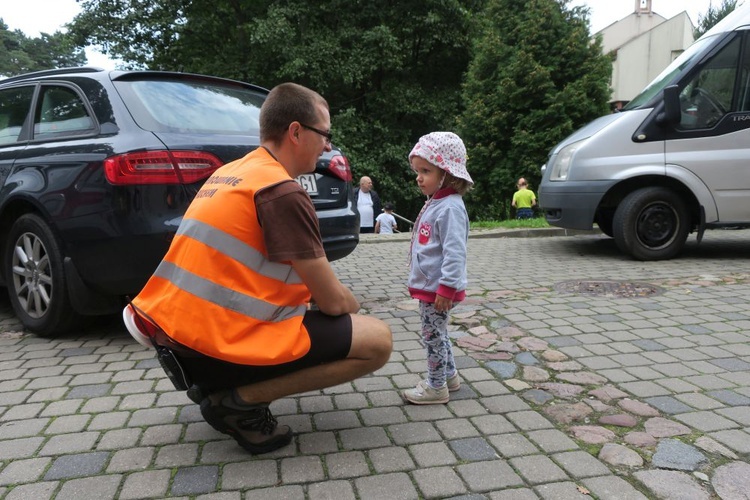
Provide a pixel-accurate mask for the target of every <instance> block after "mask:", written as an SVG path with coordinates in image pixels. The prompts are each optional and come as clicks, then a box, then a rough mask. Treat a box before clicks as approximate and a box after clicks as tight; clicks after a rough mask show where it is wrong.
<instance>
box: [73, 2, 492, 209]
mask: <svg viewBox="0 0 750 500" xmlns="http://www.w3.org/2000/svg"><path fill="white" fill-rule="evenodd" d="M483 3H484V1H483V0H388V1H385V0H383V1H377V2H373V1H372V0H325V1H323V0H321V1H317V2H299V1H295V2H292V1H289V0H120V1H118V2H112V1H109V0H86V1H84V2H82V13H81V14H80V15H79V16H77V17H76V19H75V20H74V21H73V22H72V23H71V25H70V26H69V28H70V30H71V32H72V33H74V34H76V36H77V37H78V38H77V41H78V42H79V43H82V42H84V41H86V42H87V43H92V44H97V45H101V46H102V47H103V50H104V51H105V53H108V54H110V55H111V56H115V57H117V58H119V59H122V60H125V61H129V62H130V66H131V67H148V68H149V69H166V70H179V71H188V72H195V73H205V74H212V75H217V76H223V77H227V78H233V79H238V80H243V81H248V82H252V83H255V84H258V85H261V86H264V87H267V88H271V87H273V86H274V85H276V84H278V83H280V82H284V81H295V82H297V83H300V84H302V85H306V86H309V87H310V88H313V89H315V90H317V91H318V92H320V93H321V94H322V95H323V96H324V97H326V98H327V100H328V101H329V104H330V106H331V112H332V122H333V130H334V133H335V135H336V141H335V142H336V145H337V146H340V147H342V148H343V149H344V151H345V153H346V154H347V156H348V157H349V160H350V162H351V165H352V169H353V172H354V176H355V178H359V177H360V176H362V175H369V176H370V177H372V178H373V180H374V181H375V183H376V189H377V191H378V192H379V193H380V194H381V195H382V196H383V198H384V201H392V202H394V203H395V204H396V207H397V211H398V213H400V214H403V215H405V216H407V217H412V218H413V216H415V215H416V213H417V212H418V211H419V209H420V208H421V206H422V203H423V201H424V198H422V197H421V195H420V194H419V192H418V191H417V189H416V187H415V182H414V179H413V175H412V174H411V172H410V169H409V167H408V163H407V158H406V155H407V154H408V152H409V151H410V149H411V147H412V146H413V145H414V143H415V142H416V140H417V139H418V138H419V136H421V135H422V134H424V133H427V132H431V131H433V130H444V129H449V128H451V127H453V126H454V124H455V118H456V116H457V115H458V113H459V112H460V108H461V103H460V99H461V95H460V85H461V81H462V78H463V75H464V73H465V71H466V68H467V66H468V63H469V52H470V45H471V43H470V40H471V38H470V36H471V26H472V22H473V21H472V17H473V15H474V14H476V13H478V12H479V10H480V7H481V6H482V5H483Z"/></svg>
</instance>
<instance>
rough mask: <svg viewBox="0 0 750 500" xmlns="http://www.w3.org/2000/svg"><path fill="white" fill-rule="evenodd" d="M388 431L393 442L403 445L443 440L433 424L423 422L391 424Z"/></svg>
mask: <svg viewBox="0 0 750 500" xmlns="http://www.w3.org/2000/svg"><path fill="white" fill-rule="evenodd" d="M388 432H389V434H390V435H391V439H393V442H394V443H395V444H397V445H401V446H403V445H410V444H416V443H426V442H430V441H441V440H442V439H441V437H440V434H439V433H438V432H437V430H435V428H434V427H433V426H431V425H429V424H427V423H423V422H414V423H407V424H397V425H391V426H389V427H388Z"/></svg>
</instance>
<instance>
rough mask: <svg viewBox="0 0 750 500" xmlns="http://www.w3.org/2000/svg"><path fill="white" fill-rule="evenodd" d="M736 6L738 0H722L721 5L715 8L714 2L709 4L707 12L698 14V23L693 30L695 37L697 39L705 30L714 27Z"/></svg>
mask: <svg viewBox="0 0 750 500" xmlns="http://www.w3.org/2000/svg"><path fill="white" fill-rule="evenodd" d="M736 7H737V0H722V2H721V5H720V6H718V7H716V8H714V6H713V4H709V5H708V10H707V11H706V13H705V14H703V15H702V16H698V24H697V25H696V27H695V29H694V30H693V37H694V38H695V39H696V40H697V39H698V38H700V37H701V36H703V34H704V33H705V32H707V31H708V30H710V29H711V28H713V27H714V26H715V25H716V24H717V23H718V22H719V21H721V20H722V19H724V18H725V17H726V16H727V15H728V14H729V13H730V12H732V11H733V10H734V9H735V8H736Z"/></svg>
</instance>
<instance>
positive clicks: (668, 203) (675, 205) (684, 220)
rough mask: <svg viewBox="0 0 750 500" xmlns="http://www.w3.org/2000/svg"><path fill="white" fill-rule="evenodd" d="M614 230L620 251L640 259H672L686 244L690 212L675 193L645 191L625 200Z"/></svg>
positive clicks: (613, 225)
mask: <svg viewBox="0 0 750 500" xmlns="http://www.w3.org/2000/svg"><path fill="white" fill-rule="evenodd" d="M612 230H613V233H614V234H613V236H614V238H615V243H617V246H618V247H619V248H620V250H621V251H623V252H625V253H628V254H630V255H631V256H633V257H634V258H636V259H638V260H664V259H671V258H672V257H674V256H675V255H677V254H678V253H679V252H680V250H682V247H683V246H684V245H685V240H686V239H687V235H688V232H689V225H688V211H687V208H686V206H685V203H684V202H683V201H682V199H681V198H680V197H679V195H677V193H675V192H674V191H671V190H669V189H666V188H663V187H647V188H642V189H639V190H637V191H633V192H632V193H630V194H629V195H627V196H626V197H625V199H624V200H622V202H621V203H620V205H619V206H618V207H617V210H616V211H615V218H614V220H613V223H612Z"/></svg>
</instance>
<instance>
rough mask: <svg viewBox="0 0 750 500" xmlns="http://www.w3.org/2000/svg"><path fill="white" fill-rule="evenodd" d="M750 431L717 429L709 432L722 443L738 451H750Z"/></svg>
mask: <svg viewBox="0 0 750 500" xmlns="http://www.w3.org/2000/svg"><path fill="white" fill-rule="evenodd" d="M749 432H750V431H744V432H743V431H741V430H735V429H733V430H728V431H717V432H712V433H710V434H709V437H711V438H713V439H715V440H716V441H718V442H720V443H721V444H723V445H725V446H727V447H728V448H729V449H731V450H733V451H735V452H737V453H750V433H749Z"/></svg>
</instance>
